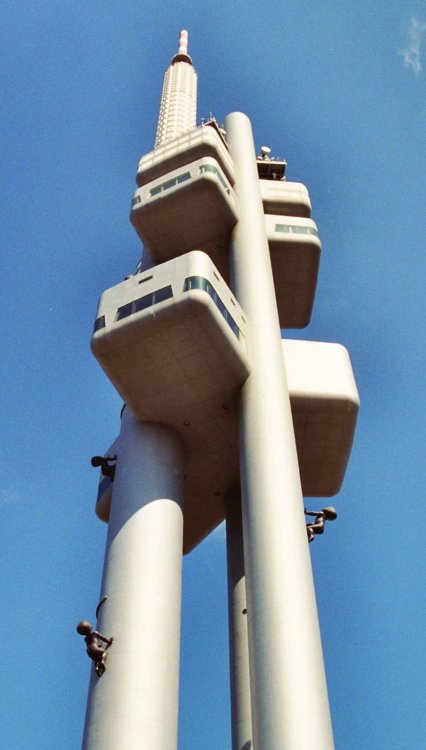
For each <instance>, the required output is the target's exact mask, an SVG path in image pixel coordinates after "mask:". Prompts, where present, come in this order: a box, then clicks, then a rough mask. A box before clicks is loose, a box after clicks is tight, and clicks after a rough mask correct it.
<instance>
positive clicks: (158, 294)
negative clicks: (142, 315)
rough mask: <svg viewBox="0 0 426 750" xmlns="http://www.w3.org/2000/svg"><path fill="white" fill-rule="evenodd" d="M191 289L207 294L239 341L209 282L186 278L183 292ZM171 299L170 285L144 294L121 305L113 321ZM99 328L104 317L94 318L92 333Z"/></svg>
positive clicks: (232, 323)
mask: <svg viewBox="0 0 426 750" xmlns="http://www.w3.org/2000/svg"><path fill="white" fill-rule="evenodd" d="M191 289H199V290H200V291H203V292H207V294H208V295H209V297H211V299H212V300H213V302H214V303H215V305H216V307H217V309H218V310H219V312H220V313H221V315H222V317H223V318H224V319H225V320H226V322H227V324H228V326H229V327H230V329H231V331H232V332H233V334H234V335H235V336H236V337H237V339H239V338H240V334H241V331H240V329H239V327H238V325H237V324H236V322H235V320H234V318H233V317H232V315H231V314H230V312H229V310H228V309H227V308H226V306H225V304H224V303H223V302H222V300H221V298H220V297H219V295H218V293H217V292H216V290H215V289H214V287H213V286H212V284H211V283H210V281H208V280H207V279H205V278H204V277H203V276H188V277H187V278H186V279H185V281H184V285H183V291H184V292H188V291H190V290H191ZM171 297H173V290H172V287H171V285H168V286H164V287H162V289H157V290H156V291H155V292H152V293H151V294H145V295H144V296H143V297H139V298H138V299H135V300H132V301H131V302H127V303H126V304H125V305H121V307H119V308H118V309H117V313H116V316H115V321H118V320H123V318H127V317H129V315H133V314H134V313H137V312H140V311H141V310H146V309H147V308H148V307H152V305H157V304H158V303H159V302H163V301H164V300H166V299H170V298H171ZM101 328H105V315H101V316H100V317H99V318H96V320H95V325H94V331H93V332H94V333H95V332H96V331H99V330H100V329H101Z"/></svg>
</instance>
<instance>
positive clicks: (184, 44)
mask: <svg viewBox="0 0 426 750" xmlns="http://www.w3.org/2000/svg"><path fill="white" fill-rule="evenodd" d="M177 62H187V63H189V64H190V65H192V60H191V57H190V56H189V55H188V32H187V31H186V29H182V31H181V32H180V34H179V49H178V51H177V54H176V55H175V56H174V58H173V60H172V65H174V63H177Z"/></svg>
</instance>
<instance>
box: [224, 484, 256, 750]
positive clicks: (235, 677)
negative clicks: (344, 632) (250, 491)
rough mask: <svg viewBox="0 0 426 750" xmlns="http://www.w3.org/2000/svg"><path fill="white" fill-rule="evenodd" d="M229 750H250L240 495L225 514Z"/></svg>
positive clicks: (249, 705)
mask: <svg viewBox="0 0 426 750" xmlns="http://www.w3.org/2000/svg"><path fill="white" fill-rule="evenodd" d="M226 550H227V563H228V622H229V672H230V678H231V719H232V750H253V741H252V723H251V703H250V670H249V655H248V634H247V602H246V582H245V576H244V548H243V530H242V524H241V501H240V497H239V496H235V497H233V498H232V499H230V500H229V503H228V506H227V512H226Z"/></svg>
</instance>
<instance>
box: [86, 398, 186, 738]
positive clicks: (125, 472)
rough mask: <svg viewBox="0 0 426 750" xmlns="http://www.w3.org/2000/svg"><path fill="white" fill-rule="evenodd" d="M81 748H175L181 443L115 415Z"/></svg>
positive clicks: (162, 429)
mask: <svg viewBox="0 0 426 750" xmlns="http://www.w3.org/2000/svg"><path fill="white" fill-rule="evenodd" d="M115 445H116V449H117V466H116V475H115V480H114V490H113V499H112V506H111V513H110V520H109V527H108V538H107V544H106V552H105V564H104V574H103V582H102V588H101V595H100V598H101V599H102V598H103V597H107V599H106V601H105V603H104V604H102V606H101V607H100V610H99V617H98V623H97V629H98V630H99V631H100V632H102V633H103V634H105V635H107V636H108V637H111V636H112V637H113V639H114V641H113V644H112V646H111V647H110V648H109V650H108V655H107V660H106V671H105V673H104V674H103V675H102V677H100V678H98V677H97V676H96V675H95V673H94V670H93V669H92V678H91V683H90V688H89V698H88V706H87V715H86V725H85V733H84V739H83V750H118V748H120V749H121V748H125V750H140V749H141V748H143V747H146V748H149V749H150V750H176V747H177V712H178V685H179V645H180V644H179V639H180V610H181V560H182V507H181V505H182V475H183V448H182V443H181V440H180V438H179V437H178V436H176V434H175V433H174V432H173V431H172V430H170V429H169V428H168V427H164V426H162V425H152V424H141V423H138V422H136V421H135V419H134V418H133V416H132V414H131V413H130V410H129V409H126V410H125V411H124V414H123V419H122V429H121V434H120V438H119V441H118V442H117V443H116V444H115Z"/></svg>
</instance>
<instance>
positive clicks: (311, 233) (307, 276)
mask: <svg viewBox="0 0 426 750" xmlns="http://www.w3.org/2000/svg"><path fill="white" fill-rule="evenodd" d="M265 223H266V233H267V237H268V244H269V250H270V255H271V264H272V273H273V276H274V286H275V296H276V299H277V307H278V316H279V320H280V326H281V328H304V327H305V326H306V325H308V323H309V320H310V318H311V313H312V307H313V304H314V299H315V290H316V285H317V278H318V268H319V261H320V254H321V242H320V239H319V236H318V229H317V226H316V224H315V222H314V221H312V219H305V218H299V217H295V216H265Z"/></svg>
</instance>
